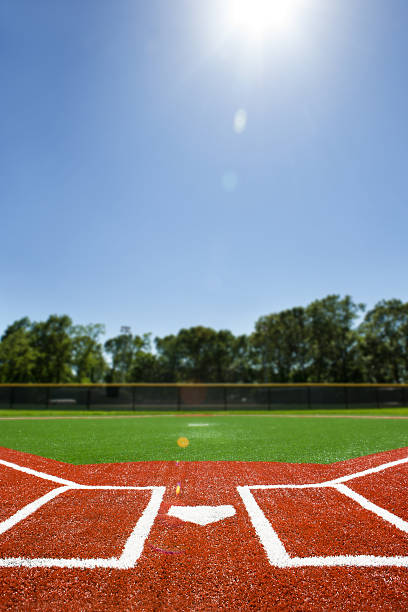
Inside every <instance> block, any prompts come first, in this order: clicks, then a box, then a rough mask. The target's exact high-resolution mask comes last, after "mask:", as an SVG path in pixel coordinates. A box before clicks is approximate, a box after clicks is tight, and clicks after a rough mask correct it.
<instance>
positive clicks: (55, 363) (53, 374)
mask: <svg viewBox="0 0 408 612" xmlns="http://www.w3.org/2000/svg"><path fill="white" fill-rule="evenodd" d="M71 328H72V320H71V319H70V317H69V316H68V315H51V316H50V317H48V319H47V320H46V321H44V322H40V323H33V324H32V326H31V336H32V346H33V347H34V349H35V351H36V354H37V361H36V366H35V373H36V380H37V381H38V382H50V383H66V382H71V381H72V379H73V370H72V366H73V356H72V349H73V343H72V338H71Z"/></svg>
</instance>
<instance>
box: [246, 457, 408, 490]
mask: <svg viewBox="0 0 408 612" xmlns="http://www.w3.org/2000/svg"><path fill="white" fill-rule="evenodd" d="M403 463H408V457H404V458H403V459H397V460H396V461H390V462H389V463H382V464H381V465H377V466H376V467H373V468H369V469H367V470H363V471H362V472H355V473H354V474H348V475H347V476H341V477H340V478H334V479H333V480H325V481H323V482H314V483H307V484H300V485H299V484H275V485H249V488H250V489H313V488H320V487H332V486H333V485H337V484H341V483H343V482H348V481H349V480H354V478H362V477H363V476H369V475H370V474H375V473H377V472H382V471H383V470H388V469H389V468H392V467H395V466H396V465H402V464H403Z"/></svg>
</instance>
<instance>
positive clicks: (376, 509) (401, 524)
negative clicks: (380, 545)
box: [333, 484, 408, 533]
mask: <svg viewBox="0 0 408 612" xmlns="http://www.w3.org/2000/svg"><path fill="white" fill-rule="evenodd" d="M333 489H337V491H339V492H340V493H343V495H347V497H350V498H351V499H353V500H354V501H355V502H357V503H358V504H359V505H360V506H362V507H363V508H365V509H366V510H369V511H370V512H373V513H374V514H376V515H377V516H379V517H380V518H382V519H384V521H387V523H391V525H394V526H395V527H397V529H399V530H400V531H404V532H405V533H408V523H407V521H404V520H403V519H402V518H400V517H399V516H396V515H395V514H392V512H389V511H388V510H385V508H381V506H377V505H376V504H373V502H370V500H368V499H366V498H365V497H363V496H362V495H360V494H359V493H356V492H355V491H353V490H352V489H349V487H346V485H344V484H338V485H334V486H333Z"/></svg>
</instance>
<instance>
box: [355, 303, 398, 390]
mask: <svg viewBox="0 0 408 612" xmlns="http://www.w3.org/2000/svg"><path fill="white" fill-rule="evenodd" d="M359 333H360V347H361V353H362V360H363V367H364V372H365V377H366V380H367V381H369V382H380V383H381V382H382V383H387V382H396V383H401V382H407V381H408V303H403V302H402V301H401V300H398V299H391V300H382V301H380V302H378V303H377V304H376V305H375V306H374V308H372V309H371V310H369V311H368V312H367V314H366V316H365V319H364V321H363V322H362V324H361V325H360V327H359Z"/></svg>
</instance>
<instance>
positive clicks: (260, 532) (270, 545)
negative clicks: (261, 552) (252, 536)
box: [237, 487, 291, 567]
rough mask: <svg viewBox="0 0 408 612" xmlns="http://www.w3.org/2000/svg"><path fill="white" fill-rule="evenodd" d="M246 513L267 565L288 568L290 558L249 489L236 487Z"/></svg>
mask: <svg viewBox="0 0 408 612" xmlns="http://www.w3.org/2000/svg"><path fill="white" fill-rule="evenodd" d="M237 491H238V493H239V495H240V496H241V498H242V501H243V502H244V506H245V509H246V511H247V512H248V514H249V518H250V519H251V522H252V524H253V526H254V528H255V531H256V534H257V536H258V538H259V539H260V541H261V544H262V546H263V547H264V549H265V552H266V554H267V557H268V559H269V563H270V564H271V565H274V566H276V567H290V563H291V558H290V557H289V555H288V553H287V552H286V550H285V547H284V546H283V544H282V542H281V541H280V539H279V537H278V534H277V533H276V531H275V530H274V529H273V527H272V525H271V524H270V522H269V521H268V520H267V518H266V516H265V515H264V513H263V512H262V510H261V509H260V507H259V506H258V504H257V503H256V501H255V498H254V496H253V495H252V493H251V491H250V490H249V487H237Z"/></svg>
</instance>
